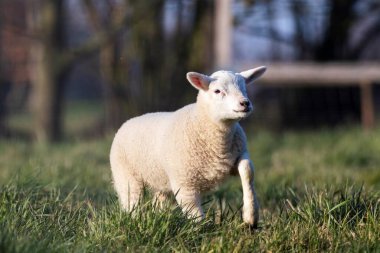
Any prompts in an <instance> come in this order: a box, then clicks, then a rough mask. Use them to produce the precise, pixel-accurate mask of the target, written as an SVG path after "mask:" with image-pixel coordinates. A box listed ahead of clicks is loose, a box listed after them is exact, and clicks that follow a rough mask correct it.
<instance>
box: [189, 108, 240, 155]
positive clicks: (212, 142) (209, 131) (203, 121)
mask: <svg viewBox="0 0 380 253" xmlns="http://www.w3.org/2000/svg"><path fill="white" fill-rule="evenodd" d="M193 116H194V118H193V124H194V125H193V128H194V129H193V131H194V132H195V133H196V138H198V139H199V141H201V142H204V145H207V147H210V148H211V149H212V150H213V151H214V152H217V153H225V152H226V151H227V150H229V149H230V147H231V144H232V141H233V137H234V134H235V131H236V125H237V122H215V121H213V119H212V118H211V117H210V116H209V115H208V113H207V111H205V109H204V108H202V107H200V106H197V108H196V110H195V114H194V115H193Z"/></svg>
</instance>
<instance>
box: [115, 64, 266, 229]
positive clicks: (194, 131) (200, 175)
mask: <svg viewBox="0 0 380 253" xmlns="http://www.w3.org/2000/svg"><path fill="white" fill-rule="evenodd" d="M255 70H256V72H255V71H253V73H251V72H252V71H251V72H249V74H250V75H248V76H246V75H243V74H244V73H245V74H247V71H246V72H242V73H240V74H233V73H232V72H225V71H223V72H220V71H219V72H216V73H214V74H213V75H212V76H211V77H208V76H205V75H201V74H198V73H194V72H191V73H189V74H188V79H189V81H190V83H191V84H193V86H194V87H196V88H197V89H199V90H200V91H199V94H198V98H197V102H196V103H194V104H190V105H187V106H185V107H183V108H181V109H179V110H177V111H175V112H158V113H148V114H145V115H142V116H139V117H136V118H132V119H130V120H128V121H127V122H125V123H124V124H123V125H122V126H121V128H120V129H119V130H118V132H117V133H116V135H115V138H114V141H113V143H112V147H111V153H110V162H111V169H112V175H113V181H114V186H115V189H116V192H117V193H118V196H119V199H120V203H121V205H122V207H123V208H124V209H125V210H131V209H132V208H133V206H134V205H135V204H136V203H137V202H138V200H139V197H140V195H141V192H142V188H143V186H148V187H149V188H150V189H151V190H152V191H153V192H155V193H156V198H157V200H158V201H159V202H162V201H164V199H165V194H167V193H169V192H173V193H174V194H176V199H177V202H178V203H179V204H180V205H181V206H182V207H183V208H184V209H185V210H187V211H189V214H190V215H191V216H193V217H197V218H202V217H203V216H204V214H203V211H202V207H201V199H200V198H201V195H202V193H204V192H206V191H209V190H211V189H213V188H214V187H215V186H217V185H218V184H220V183H221V182H223V180H224V179H225V178H226V177H227V176H229V175H230V174H237V173H239V174H240V176H241V180H242V187H243V194H244V197H243V201H244V205H243V219H244V221H245V222H246V223H249V224H250V225H256V224H257V221H258V218H259V216H258V201H257V199H256V196H255V192H254V187H253V166H252V162H251V161H250V160H249V155H248V151H247V147H246V142H247V141H246V136H245V134H244V131H243V129H242V128H241V126H240V125H239V123H238V121H239V120H240V119H242V118H245V117H246V116H248V114H249V113H250V112H251V111H252V106H251V104H249V105H248V106H247V104H245V105H244V106H243V105H242V103H243V102H242V101H249V100H248V98H247V96H246V91H245V82H248V81H252V80H250V79H249V78H252V75H256V78H257V77H258V76H260V75H261V74H262V73H263V72H264V71H265V69H264V71H263V68H257V69H255ZM254 79H255V78H254ZM217 90H218V91H219V92H218V91H217ZM223 93H224V94H223ZM215 107H218V108H215ZM231 108H232V109H231ZM243 110H248V111H247V112H243ZM226 112H228V113H226ZM223 115H228V116H226V117H225V118H224V117H223Z"/></svg>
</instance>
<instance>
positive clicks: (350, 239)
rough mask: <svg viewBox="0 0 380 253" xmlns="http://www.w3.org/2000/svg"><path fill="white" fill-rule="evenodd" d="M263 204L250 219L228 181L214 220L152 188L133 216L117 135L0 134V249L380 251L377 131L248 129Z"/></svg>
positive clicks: (215, 198)
mask: <svg viewBox="0 0 380 253" xmlns="http://www.w3.org/2000/svg"><path fill="white" fill-rule="evenodd" d="M247 132H248V137H249V148H250V152H251V156H252V158H253V161H254V163H255V167H256V179H255V180H256V189H257V193H258V196H259V199H260V204H261V219H260V223H259V228H258V229H256V230H250V229H249V227H247V226H245V225H244V224H243V223H242V219H241V206H242V191H241V186H240V181H239V178H238V177H236V178H232V179H231V180H228V181H227V182H226V183H225V184H223V185H222V186H220V187H219V188H218V189H216V190H215V191H213V192H211V193H210V194H209V195H207V196H206V197H205V198H204V204H203V205H204V208H205V210H206V211H207V218H206V219H205V220H204V221H202V222H194V221H191V220H188V219H186V218H185V216H184V215H183V214H182V213H181V211H180V210H179V209H178V208H177V207H176V205H175V204H174V203H168V205H167V206H166V207H165V210H164V211H158V210H155V208H154V204H153V203H152V200H151V196H150V194H149V191H148V190H147V191H146V193H145V195H144V200H143V202H142V203H141V205H140V206H139V208H138V209H137V210H136V214H135V215H134V216H131V215H130V214H127V213H124V212H122V211H121V210H120V208H119V206H118V202H117V197H116V194H115V192H114V191H113V188H112V184H111V174H110V169H109V161H108V154H109V148H110V145H111V141H112V135H109V136H107V137H104V138H102V139H87V140H85V139H80V138H79V139H75V138H69V139H68V140H66V141H64V142H62V143H60V144H55V145H50V146H44V145H38V144H33V143H31V142H28V141H23V140H11V141H10V140H1V141H0V228H1V229H0V252H104V251H105V252H306V251H307V252H380V129H379V128H377V129H374V130H372V131H370V132H363V131H362V130H361V129H360V128H359V127H343V128H337V129H324V130H323V129H322V130H314V131H290V132H283V133H270V132H266V131H263V130H260V131H259V130H258V131H249V130H248V131H247Z"/></svg>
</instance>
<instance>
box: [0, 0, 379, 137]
mask: <svg viewBox="0 0 380 253" xmlns="http://www.w3.org/2000/svg"><path fill="white" fill-rule="evenodd" d="M221 2H222V1H213V0H202V1H201V0H199V1H195V0H194V1H191V0H178V1H174V0H150V1H145V0H108V1H97V0H80V1H69V0H33V1H27V0H0V83H1V86H0V135H4V133H6V132H7V131H8V130H9V129H8V130H7V129H6V125H5V124H4V122H5V119H6V115H7V110H6V108H7V107H8V106H7V103H8V102H7V101H8V100H7V94H9V90H10V89H12V87H13V86H15V83H24V84H25V83H26V85H27V86H30V87H31V89H28V90H31V92H28V94H29V93H30V96H27V97H28V98H29V99H28V100H29V101H30V105H31V112H32V115H33V120H34V127H33V129H34V133H33V136H34V137H35V138H36V139H37V140H39V141H42V142H51V141H58V140H60V139H61V138H62V136H63V132H64V129H63V125H64V124H63V116H62V115H63V112H64V108H65V101H66V97H65V94H66V92H65V91H66V89H67V84H68V82H67V79H68V77H69V76H70V74H71V73H72V70H73V69H74V68H75V67H76V66H77V65H78V64H83V62H85V61H88V59H92V60H91V61H95V62H96V64H93V66H96V68H98V73H99V76H100V78H101V82H102V84H104V85H103V86H104V87H103V95H102V98H103V104H104V105H105V118H104V127H103V128H104V130H105V131H108V130H114V129H116V128H117V127H119V126H120V124H121V123H122V122H123V121H125V119H127V118H129V117H132V116H135V115H137V114H140V113H144V112H148V111H157V110H172V109H174V108H177V107H178V106H179V105H181V104H183V103H184V102H188V101H191V99H193V98H194V94H195V92H194V91H193V93H191V92H192V90H191V89H190V88H189V89H185V88H184V86H183V82H184V76H185V74H186V72H187V71H189V70H194V71H203V72H207V73H209V72H210V71H212V70H213V69H214V67H215V66H216V65H217V64H216V63H215V60H214V59H215V50H214V47H215V44H216V43H218V41H215V39H214V38H215V25H216V24H215V16H216V11H217V10H218V8H216V7H217V6H216V5H217V4H220V3H221ZM233 6H235V7H233ZM284 7H285V8H286V9H287V10H288V11H289V13H291V17H292V22H291V24H292V26H293V29H292V31H293V32H291V33H289V34H284V33H281V32H280V30H281V25H280V26H279V25H278V23H277V25H276V23H275V20H276V18H278V17H279V16H281V15H282V14H281V13H280V12H279V9H281V8H284ZM78 8H79V9H78ZM73 9H78V10H77V11H75V12H73V11H72V10H73ZM235 9H239V10H241V9H243V11H236V10H235ZM379 10H380V4H379V2H378V1H375V0H373V1H371V0H367V1H358V0H349V1H346V0H326V1H322V2H321V3H319V4H317V5H316V4H315V2H314V1H298V0H289V1H279V0H257V1H248V0H246V1H242V0H239V1H232V5H231V10H230V11H231V12H232V13H233V21H234V22H233V24H234V29H233V30H236V31H239V30H243V31H245V32H246V33H247V34H251V35H252V36H255V37H265V38H267V39H268V43H269V44H273V47H272V49H271V50H270V51H269V52H270V53H268V57H267V58H266V59H264V60H289V59H293V60H310V61H321V62H324V61H334V60H340V61H352V60H360V59H362V58H368V59H371V57H372V56H373V54H372V55H371V54H368V50H369V49H371V48H373V43H374V41H376V40H379V31H380V29H379V28H380V15H379ZM316 12H317V14H316ZM79 14H80V15H81V16H82V18H83V20H84V22H85V23H86V28H87V30H88V31H87V33H86V34H85V35H80V34H75V33H74V32H73V31H72V30H70V29H69V28H68V23H69V22H68V21H69V20H76V19H79V18H78V17H77V16H78V15H79ZM252 17H253V18H254V17H256V19H255V18H254V19H252ZM366 17H371V20H369V21H368V22H366V23H365V22H364V23H365V25H362V26H361V27H359V28H358V24H361V23H363V22H362V21H363V19H365V18H366ZM168 18H169V21H165V20H166V19H168ZM258 19H259V20H258ZM252 20H253V21H252ZM257 21H260V22H257ZM72 22H73V21H72ZM168 24H169V25H168ZM263 24H264V25H263ZM316 24H318V25H319V27H323V28H318V29H313V27H315V26H316ZM226 29H228V28H226ZM355 31H361V32H360V34H359V35H358V34H357V33H354V32H355ZM232 34H233V33H232ZM78 35H80V39H78V40H79V43H78V42H77V43H72V40H73V37H75V36H78ZM16 42H18V43H16ZM234 43H235V44H236V43H239V42H238V41H234ZM278 45H285V46H290V47H292V53H291V55H290V56H289V55H288V56H285V57H284V56H281V54H280V53H279V52H278ZM235 47H236V46H235ZM368 55H370V56H369V57H368ZM286 57H288V58H289V59H287V58H286ZM24 58H27V60H25V59H24ZM375 59H376V56H375ZM236 60H239V59H236ZM254 60H255V59H252V61H254ZM261 60H263V59H261ZM18 65H26V66H27V67H24V68H23V69H21V70H20V69H19V68H18V67H15V66H18ZM14 69H18V70H17V71H14ZM16 77H17V78H16ZM185 90H186V91H185Z"/></svg>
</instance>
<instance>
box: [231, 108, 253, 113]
mask: <svg viewBox="0 0 380 253" xmlns="http://www.w3.org/2000/svg"><path fill="white" fill-rule="evenodd" d="M250 111H251V108H245V109H243V110H234V112H237V113H247V112H250Z"/></svg>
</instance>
